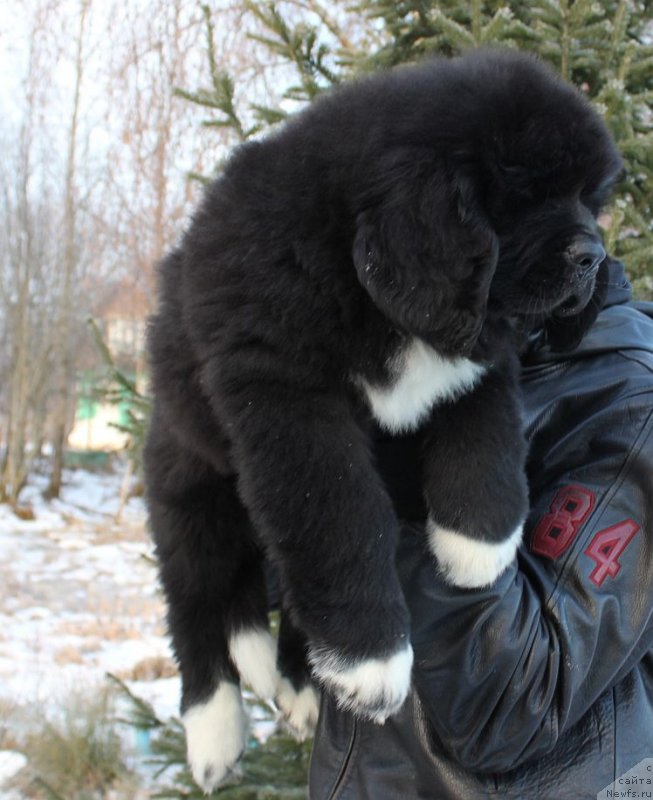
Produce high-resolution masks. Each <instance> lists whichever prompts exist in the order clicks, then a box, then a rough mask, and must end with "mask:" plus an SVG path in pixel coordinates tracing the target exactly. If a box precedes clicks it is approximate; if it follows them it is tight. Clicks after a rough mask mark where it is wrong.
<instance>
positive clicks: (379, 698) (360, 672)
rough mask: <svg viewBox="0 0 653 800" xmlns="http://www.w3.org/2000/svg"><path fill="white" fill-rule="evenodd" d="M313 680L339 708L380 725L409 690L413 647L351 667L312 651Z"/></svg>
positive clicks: (349, 663)
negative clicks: (320, 684)
mask: <svg viewBox="0 0 653 800" xmlns="http://www.w3.org/2000/svg"><path fill="white" fill-rule="evenodd" d="M309 660H310V662H311V665H312V667H313V673H314V675H315V676H316V678H317V679H318V680H319V681H320V682H321V683H323V684H324V685H325V686H326V688H327V689H328V690H329V691H331V692H332V693H333V694H334V696H335V698H336V702H337V703H338V706H339V707H340V708H342V709H344V710H346V711H353V712H354V713H356V714H358V715H360V716H363V717H367V718H368V719H371V720H373V721H374V722H377V723H379V724H380V725H382V724H383V723H384V722H385V721H386V719H387V718H388V717H389V716H391V715H392V714H395V713H396V712H397V711H399V709H400V708H401V706H402V705H403V703H404V700H405V699H406V696H407V695H408V690H409V689H410V679H411V671H412V667H413V648H412V647H411V646H410V645H408V646H406V647H405V648H404V649H403V650H399V651H398V652H397V653H394V655H392V656H389V657H388V658H366V659H364V660H362V661H359V662H358V663H356V664H354V665H353V666H352V664H351V661H346V660H344V659H343V658H342V656H340V655H338V654H334V653H331V652H328V651H326V652H325V651H324V650H319V649H317V650H315V651H311V653H310V654H309Z"/></svg>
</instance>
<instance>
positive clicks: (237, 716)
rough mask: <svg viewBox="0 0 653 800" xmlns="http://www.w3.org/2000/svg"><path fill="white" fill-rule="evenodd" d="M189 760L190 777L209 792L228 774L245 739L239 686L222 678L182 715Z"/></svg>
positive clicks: (242, 747) (244, 718)
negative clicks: (207, 698)
mask: <svg viewBox="0 0 653 800" xmlns="http://www.w3.org/2000/svg"><path fill="white" fill-rule="evenodd" d="M182 722H183V723H184V728H185V730H186V748H187V754H188V763H189V766H190V769H191V772H192V774H193V779H194V780H195V782H196V783H197V785H198V786H200V787H201V788H202V789H203V790H204V792H205V793H206V794H210V793H211V792H212V791H213V790H214V789H215V788H216V787H218V786H219V785H220V784H221V783H222V782H223V781H224V780H225V778H227V776H229V775H230V774H231V773H232V772H233V769H234V767H235V765H236V762H237V761H238V759H239V758H240V756H241V754H242V752H243V750H244V749H245V743H246V741H247V717H246V715H245V710H244V709H243V703H242V699H241V696H240V689H239V688H238V686H236V684H234V683H229V682H227V681H223V682H222V683H220V685H219V686H218V688H217V689H216V691H215V692H214V694H213V696H212V697H211V698H210V699H209V700H207V701H206V702H205V703H197V704H196V705H193V706H191V707H190V708H189V709H188V711H186V713H185V714H184V715H183V717H182Z"/></svg>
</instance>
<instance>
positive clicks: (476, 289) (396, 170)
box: [353, 159, 499, 356]
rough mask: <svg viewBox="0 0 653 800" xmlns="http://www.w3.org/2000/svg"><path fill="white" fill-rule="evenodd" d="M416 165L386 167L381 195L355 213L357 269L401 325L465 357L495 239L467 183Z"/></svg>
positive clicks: (481, 315)
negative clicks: (356, 215)
mask: <svg viewBox="0 0 653 800" xmlns="http://www.w3.org/2000/svg"><path fill="white" fill-rule="evenodd" d="M416 162H417V159H415V160H411V161H410V162H409V163H407V162H406V161H404V162H403V164H404V167H403V169H401V168H400V167H398V166H397V162H394V163H393V164H391V165H389V169H388V173H387V174H386V176H385V191H384V192H383V194H381V196H380V199H378V200H377V201H376V202H371V203H370V204H369V205H368V207H367V208H366V210H364V211H362V212H361V213H360V214H359V215H358V218H357V231H356V235H355V239H354V245H353V260H354V264H355V267H356V272H357V274H358V279H359V280H360V282H361V284H362V285H363V286H364V287H365V289H366V290H367V292H368V293H369V295H370V297H371V298H372V300H373V301H374V303H375V305H376V306H377V307H378V308H379V309H380V310H381V311H382V312H383V314H384V315H385V316H387V317H388V318H389V319H390V320H392V321H393V322H394V323H395V324H396V325H398V326H399V327H400V328H402V329H404V330H406V331H408V332H409V333H412V334H415V335H419V336H421V337H423V338H424V339H425V340H426V341H429V342H431V343H432V344H433V345H434V346H437V347H438V349H440V350H441V351H443V352H445V353H447V354H448V355H454V356H455V355H468V354H469V352H470V351H471V349H472V348H473V347H474V344H475V343H476V340H477V339H478V336H479V334H480V332H481V328H482V326H483V322H484V320H485V314H486V309H487V299H488V293H489V289H490V283H491V280H492V277H493V275H494V271H495V268H496V264H497V256H498V249H499V247H498V240H497V237H496V235H495V234H494V232H493V231H492V230H491V228H490V226H489V224H488V223H487V222H486V220H485V218H484V216H483V215H482V213H481V211H480V210H479V208H478V205H477V200H476V197H475V191H474V188H473V185H472V182H471V180H468V179H466V178H465V177H463V176H462V175H458V176H454V177H453V178H452V177H451V176H449V175H447V174H446V173H445V170H444V168H442V167H440V168H433V165H429V166H428V168H425V167H424V165H421V166H420V165H419V164H418V163H416Z"/></svg>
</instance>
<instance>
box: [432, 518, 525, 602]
mask: <svg viewBox="0 0 653 800" xmlns="http://www.w3.org/2000/svg"><path fill="white" fill-rule="evenodd" d="M428 535H429V547H430V549H431V552H432V553H433V555H434V556H435V557H436V559H437V561H438V564H439V566H440V568H441V569H442V571H443V572H444V574H445V577H446V578H447V579H448V580H449V581H450V582H451V583H453V584H454V585H455V586H460V587H461V588H463V589H480V588H481V587H483V586H489V585H490V584H491V583H494V581H495V580H496V579H497V578H498V577H499V575H501V573H502V572H503V571H504V570H505V569H506V568H507V567H508V566H509V565H510V564H511V563H512V562H513V560H514V558H515V555H516V554H517V548H518V547H519V544H520V542H521V540H522V525H521V524H520V525H518V526H517V528H516V529H515V530H514V531H513V533H511V534H510V536H509V537H508V538H507V539H504V540H503V541H502V542H485V541H482V540H480V539H472V538H471V537H469V536H465V535H464V534H462V533H457V532H456V531H452V530H448V529H447V528H442V527H440V526H439V525H437V524H436V523H435V522H433V520H429V523H428Z"/></svg>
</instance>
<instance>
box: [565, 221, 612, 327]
mask: <svg viewBox="0 0 653 800" xmlns="http://www.w3.org/2000/svg"><path fill="white" fill-rule="evenodd" d="M605 256H606V253H605V249H604V248H603V245H602V244H601V242H600V241H599V240H598V239H596V238H594V237H591V236H583V237H579V238H577V239H575V240H574V241H573V242H572V243H571V244H570V245H569V247H568V248H567V249H566V251H565V260H566V261H567V264H568V265H569V268H570V280H569V283H570V293H569V295H568V296H567V298H566V300H565V301H564V302H563V303H562V304H561V305H560V306H559V308H558V309H557V310H556V314H557V315H558V316H561V317H572V316H574V314H579V313H580V312H581V311H582V310H583V309H584V308H585V306H586V305H587V304H588V303H589V301H590V298H591V297H592V294H593V293H594V287H595V284H596V274H597V272H598V271H599V265H600V264H601V262H602V261H603V259H604V258H605Z"/></svg>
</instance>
